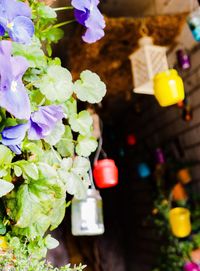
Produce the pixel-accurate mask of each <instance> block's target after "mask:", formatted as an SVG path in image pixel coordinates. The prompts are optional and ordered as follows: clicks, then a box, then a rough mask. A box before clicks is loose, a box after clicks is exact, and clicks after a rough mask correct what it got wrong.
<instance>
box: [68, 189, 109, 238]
mask: <svg viewBox="0 0 200 271" xmlns="http://www.w3.org/2000/svg"><path fill="white" fill-rule="evenodd" d="M102 205H103V204H102V198H101V196H100V194H99V191H97V190H96V189H95V188H89V189H88V191H87V197H86V198H85V199H82V200H79V199H76V198H73V200H72V210H71V216H72V217H71V221H72V234H73V235H75V236H86V235H100V234H103V233H104V223H103V209H102V208H103V206H102Z"/></svg>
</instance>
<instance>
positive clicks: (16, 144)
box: [1, 123, 29, 154]
mask: <svg viewBox="0 0 200 271" xmlns="http://www.w3.org/2000/svg"><path fill="white" fill-rule="evenodd" d="M28 126H29V124H28V123H26V124H18V125H16V126H12V127H8V128H5V129H4V130H3V131H2V133H1V135H2V140H1V142H2V144H3V145H5V146H8V147H9V148H10V149H11V150H12V151H13V152H15V153H16V154H21V148H20V145H21V142H22V141H23V140H24V138H25V135H26V131H27V129H28Z"/></svg>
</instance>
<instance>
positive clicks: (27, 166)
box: [17, 160, 39, 180]
mask: <svg viewBox="0 0 200 271" xmlns="http://www.w3.org/2000/svg"><path fill="white" fill-rule="evenodd" d="M17 165H18V166H19V167H20V168H21V169H22V171H23V173H24V175H25V176H28V177H30V178H32V179H33V180H37V179H38V177H39V173H38V168H37V166H36V164H35V163H31V162H29V161H25V160H21V161H19V162H17Z"/></svg>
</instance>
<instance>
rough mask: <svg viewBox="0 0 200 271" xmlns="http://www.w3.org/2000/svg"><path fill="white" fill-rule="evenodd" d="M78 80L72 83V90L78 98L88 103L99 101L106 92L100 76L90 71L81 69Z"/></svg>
mask: <svg viewBox="0 0 200 271" xmlns="http://www.w3.org/2000/svg"><path fill="white" fill-rule="evenodd" d="M80 78H81V79H80V80H77V81H76V82H75V83H74V92H75V93H76V95H77V97H78V98H79V100H81V101H83V102H86V101H87V102H89V103H99V102H101V100H102V98H103V97H104V96H105V94H106V85H105V84H104V83H103V82H102V81H101V79H100V77H99V76H98V75H97V74H96V73H93V72H91V71H88V70H86V71H83V72H82V73H81V75H80Z"/></svg>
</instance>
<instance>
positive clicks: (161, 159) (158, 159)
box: [156, 148, 165, 164]
mask: <svg viewBox="0 0 200 271" xmlns="http://www.w3.org/2000/svg"><path fill="white" fill-rule="evenodd" d="M156 162H157V163H158V164H165V156H164V153H163V150H162V149H161V148H157V149H156Z"/></svg>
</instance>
